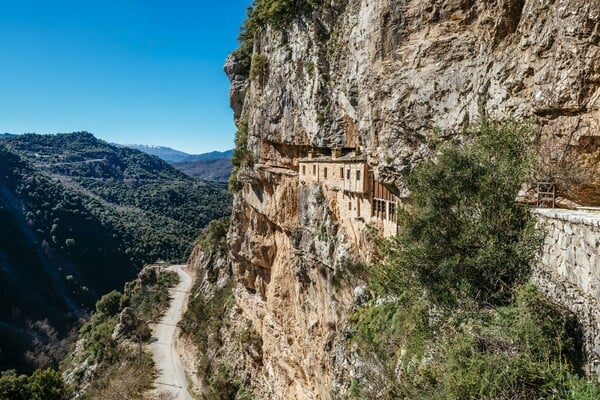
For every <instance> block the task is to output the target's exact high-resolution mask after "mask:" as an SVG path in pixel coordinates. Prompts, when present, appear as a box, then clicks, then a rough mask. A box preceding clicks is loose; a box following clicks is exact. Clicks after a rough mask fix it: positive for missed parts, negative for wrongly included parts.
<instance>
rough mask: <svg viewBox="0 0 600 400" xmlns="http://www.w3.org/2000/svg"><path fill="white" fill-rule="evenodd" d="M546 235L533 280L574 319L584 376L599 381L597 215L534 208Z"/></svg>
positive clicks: (599, 218) (599, 237) (599, 254)
mask: <svg viewBox="0 0 600 400" xmlns="http://www.w3.org/2000/svg"><path fill="white" fill-rule="evenodd" d="M535 214H536V216H537V218H538V225H539V226H540V227H542V228H543V230H544V232H545V237H544V243H543V248H542V251H541V253H540V255H539V257H538V259H537V261H536V264H535V267H534V271H533V281H534V282H535V283H536V285H537V286H538V287H539V288H540V289H541V290H542V291H543V292H544V293H545V294H546V295H547V296H548V297H549V298H551V299H552V300H553V301H555V302H556V303H558V304H560V305H562V306H563V307H565V308H566V309H568V310H569V311H571V312H572V313H574V314H575V315H576V316H577V319H578V320H579V322H580V324H581V326H582V329H583V340H584V347H585V350H586V356H587V360H586V363H585V369H586V373H588V374H592V375H595V376H596V377H597V378H598V379H599V380H600V214H592V213H585V212H576V211H571V210H559V209H537V210H536V211H535Z"/></svg>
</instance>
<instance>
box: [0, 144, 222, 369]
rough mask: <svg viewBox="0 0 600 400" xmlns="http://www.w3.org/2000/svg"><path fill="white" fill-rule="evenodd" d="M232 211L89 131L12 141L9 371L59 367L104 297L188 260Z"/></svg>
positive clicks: (0, 314) (7, 164)
mask: <svg viewBox="0 0 600 400" xmlns="http://www.w3.org/2000/svg"><path fill="white" fill-rule="evenodd" d="M229 209H230V197H229V195H228V194H227V192H226V189H225V188H224V186H223V185H218V184H213V183H208V182H204V181H200V180H197V179H194V178H190V177H188V176H186V175H184V174H182V173H180V172H178V171H177V170H175V169H173V168H172V167H170V166H169V165H168V164H166V163H165V162H163V161H162V160H160V159H159V158H158V157H153V156H149V155H147V154H144V153H142V152H139V151H136V150H132V149H126V148H117V147H114V146H111V145H109V144H107V143H105V142H103V141H100V140H97V139H96V138H94V136H93V135H91V134H89V133H86V132H80V133H72V134H60V135H32V134H28V135H20V136H16V137H13V138H9V139H6V140H4V141H3V142H2V143H0V228H1V229H0V287H2V288H3V290H2V291H0V337H1V338H2V339H1V342H0V368H3V369H4V368H13V367H17V368H22V369H27V368H28V367H33V366H46V365H50V364H51V363H52V362H54V361H55V360H57V359H58V358H59V356H60V353H61V351H62V350H63V349H60V348H59V349H57V348H56V344H57V343H58V342H59V341H60V339H61V338H64V337H65V335H66V334H67V332H68V331H69V329H70V328H71V327H72V326H76V325H77V320H78V318H79V317H80V316H81V315H82V313H84V312H85V310H86V309H87V308H89V307H91V306H92V305H93V304H94V302H95V301H96V300H97V299H98V298H99V296H101V295H102V294H104V293H106V292H108V291H110V290H113V289H122V286H123V283H124V282H126V281H127V280H130V279H131V278H133V277H134V275H135V273H136V272H137V271H138V270H139V268H140V267H141V266H142V265H143V264H145V263H149V262H154V261H156V260H159V259H163V260H182V259H185V258H186V257H187V254H188V252H189V250H190V248H191V244H192V242H193V240H194V239H195V237H196V236H197V235H198V233H199V231H200V229H201V228H202V227H204V226H205V225H206V224H207V223H208V222H209V221H210V220H212V219H214V218H218V217H221V216H223V215H226V214H228V213H229ZM39 321H44V322H39ZM26 349H27V353H26Z"/></svg>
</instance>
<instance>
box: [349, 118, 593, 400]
mask: <svg viewBox="0 0 600 400" xmlns="http://www.w3.org/2000/svg"><path fill="white" fill-rule="evenodd" d="M470 133H471V135H470V140H469V141H468V143H467V144H462V145H459V144H453V145H447V146H444V148H443V149H442V150H441V151H440V152H439V154H438V155H437V157H436V159H435V160H431V161H425V162H423V163H422V164H420V165H419V166H418V167H417V168H416V169H415V170H414V171H413V172H412V174H411V175H410V177H409V179H408V186H409V188H410V190H411V192H412V205H411V207H410V209H409V210H405V211H404V212H402V213H401V215H400V221H401V230H400V234H399V235H398V236H397V237H396V238H394V239H392V240H389V241H385V242H383V243H382V244H381V246H380V255H379V259H378V262H377V263H376V265H375V266H374V270H375V273H374V275H373V276H372V279H371V288H372V290H373V292H374V293H375V294H376V295H377V296H376V298H378V299H379V300H378V301H375V300H371V301H369V302H367V303H366V304H365V305H363V306H362V307H357V308H356V309H355V310H354V313H353V315H352V316H351V318H350V325H351V329H350V332H349V334H348V336H349V338H350V339H349V341H350V343H352V348H354V349H355V351H356V353H357V355H358V356H359V357H360V358H361V359H362V360H363V361H364V362H365V364H364V365H365V366H366V367H364V368H362V370H361V371H360V372H359V373H358V374H355V376H357V378H355V379H353V380H352V382H351V384H350V387H349V391H348V398H349V399H365V398H379V399H456V400H459V399H506V400H508V399H541V398H543V399H597V398H599V396H600V390H598V388H596V387H595V386H594V385H592V384H589V383H587V382H586V381H585V380H584V379H583V378H581V376H580V373H581V371H580V369H581V363H582V361H583V354H582V350H581V349H582V347H581V342H580V340H581V332H580V331H579V327H578V324H577V321H576V319H575V318H574V316H572V315H570V314H569V313H568V312H565V311H564V310H561V309H559V308H557V307H556V306H555V305H553V304H551V303H550V302H549V301H548V300H547V299H545V298H544V297H543V296H542V295H541V294H540V293H539V292H538V291H537V290H536V288H535V287H534V286H533V285H531V284H530V283H528V278H529V273H530V265H531V264H532V261H533V257H534V255H535V251H536V250H537V249H538V246H539V244H540V240H539V238H540V236H539V235H538V234H537V233H536V231H535V229H534V228H533V222H532V217H531V215H530V214H529V212H528V210H527V209H526V207H525V206H523V205H520V204H517V203H515V201H514V199H515V198H516V195H517V192H518V190H519V187H520V184H521V182H523V180H524V179H525V178H526V174H527V173H528V170H529V166H528V157H527V154H528V143H529V140H528V139H529V129H528V128H527V126H524V125H520V124H515V123H511V122H509V123H505V124H498V123H494V122H490V121H484V122H483V123H482V124H481V125H480V126H478V127H477V129H475V130H474V131H473V132H470Z"/></svg>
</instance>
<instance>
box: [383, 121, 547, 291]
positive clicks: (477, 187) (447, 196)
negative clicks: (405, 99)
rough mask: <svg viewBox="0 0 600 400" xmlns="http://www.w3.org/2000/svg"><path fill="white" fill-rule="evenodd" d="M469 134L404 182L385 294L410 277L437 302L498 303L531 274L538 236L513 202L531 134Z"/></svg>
mask: <svg viewBox="0 0 600 400" xmlns="http://www.w3.org/2000/svg"><path fill="white" fill-rule="evenodd" d="M468 134H469V139H470V141H469V142H468V143H467V144H465V145H462V146H461V145H450V146H447V147H446V148H444V149H443V150H442V151H441V153H440V154H439V156H438V157H437V159H436V160H432V161H425V162H423V163H421V164H420V165H419V166H418V167H416V168H415V170H414V171H413V172H412V173H411V174H410V176H409V177H408V179H407V186H408V188H409V190H410V191H411V193H412V202H413V203H412V208H411V210H410V211H404V212H402V213H401V215H400V218H399V224H400V234H399V235H398V237H397V238H396V239H395V240H394V242H392V243H389V244H388V245H387V246H388V250H389V251H388V252H387V257H388V260H387V262H386V263H384V264H383V268H382V269H381V270H380V272H381V273H382V276H381V277H380V279H379V282H380V283H381V285H382V286H383V287H384V290H391V291H397V290H402V286H403V285H401V284H400V283H401V282H405V281H406V278H408V277H410V278H411V279H412V278H414V279H417V280H418V281H419V282H421V283H423V284H424V285H426V286H428V287H429V288H430V290H431V293H432V294H436V295H437V296H438V297H439V299H442V298H445V299H446V300H447V301H452V299H453V298H461V297H462V296H465V295H467V296H470V297H478V298H480V299H482V300H486V301H492V302H495V301H504V300H507V299H508V298H510V295H511V287H512V286H513V285H514V284H516V283H522V282H524V281H525V280H526V278H527V277H528V276H529V265H530V263H531V260H532V258H533V255H534V252H535V250H536V249H537V247H538V246H539V244H540V242H539V236H538V235H536V234H535V232H534V229H533V219H532V217H531V216H530V214H529V211H528V209H527V208H526V207H525V206H524V205H521V204H517V203H516V202H515V199H516V197H517V193H518V191H519V188H520V186H521V182H523V180H524V179H525V177H526V175H527V173H528V166H529V159H528V157H527V155H528V146H529V143H530V136H531V135H530V129H529V127H528V126H527V125H522V124H518V123H515V122H512V121H509V122H506V123H497V122H493V121H483V122H481V123H480V124H479V125H478V126H477V129H475V130H473V131H471V132H468ZM399 284H400V285H399Z"/></svg>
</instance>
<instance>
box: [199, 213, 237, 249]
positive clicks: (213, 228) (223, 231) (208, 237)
mask: <svg viewBox="0 0 600 400" xmlns="http://www.w3.org/2000/svg"><path fill="white" fill-rule="evenodd" d="M229 224H230V219H229V218H228V217H226V218H221V219H215V220H213V221H210V223H209V224H208V226H207V227H206V228H205V229H204V231H203V232H202V234H201V235H200V237H199V238H198V240H197V241H196V243H198V244H199V245H200V248H201V249H202V250H203V251H204V252H206V253H214V252H220V253H221V254H226V253H227V232H228V231H229Z"/></svg>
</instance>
